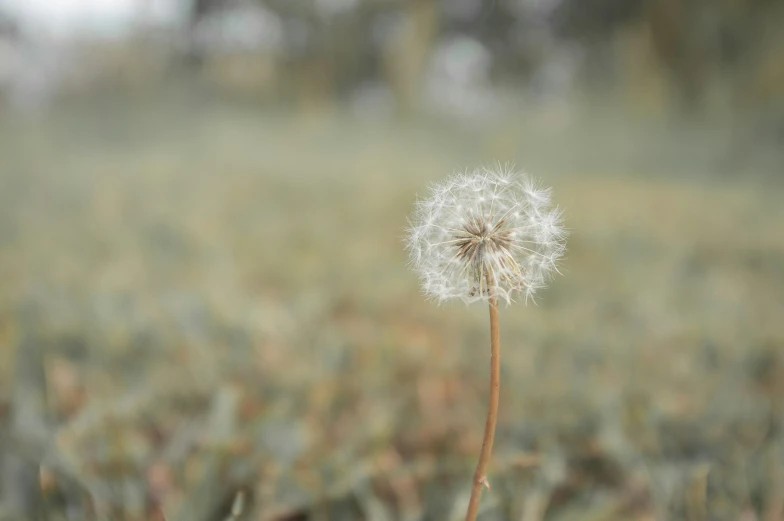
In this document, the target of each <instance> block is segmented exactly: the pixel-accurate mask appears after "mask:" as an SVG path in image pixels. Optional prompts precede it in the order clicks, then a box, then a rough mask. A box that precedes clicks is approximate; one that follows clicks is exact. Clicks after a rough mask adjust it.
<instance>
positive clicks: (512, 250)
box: [406, 168, 566, 304]
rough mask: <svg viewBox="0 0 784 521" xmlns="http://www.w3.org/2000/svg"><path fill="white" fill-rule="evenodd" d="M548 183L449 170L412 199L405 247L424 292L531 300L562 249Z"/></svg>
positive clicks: (439, 297)
mask: <svg viewBox="0 0 784 521" xmlns="http://www.w3.org/2000/svg"><path fill="white" fill-rule="evenodd" d="M550 200H551V190H550V188H546V187H542V186H541V185H540V184H539V183H538V182H536V181H535V180H533V179H531V178H530V177H528V176H527V175H525V174H523V173H521V172H516V171H514V170H512V169H509V168H505V169H496V170H490V169H484V168H483V169H479V170H475V171H474V172H471V173H459V174H454V175H452V176H451V177H449V178H447V179H446V180H445V181H444V182H443V183H439V184H436V185H433V186H432V187H431V188H430V193H429V194H428V196H427V197H425V198H424V199H421V200H419V201H417V203H416V204H415V206H414V212H413V214H412V216H411V218H410V221H409V228H408V230H407V235H406V247H407V249H408V252H409V261H410V265H411V266H412V267H413V268H414V270H415V271H416V272H417V273H418V274H419V278H420V282H421V286H422V290H423V292H424V293H425V295H426V296H427V297H429V298H431V299H433V300H436V301H438V302H439V303H442V302H445V301H447V300H451V299H460V300H463V301H464V302H466V303H471V302H476V301H487V300H489V298H490V296H491V295H495V296H496V297H498V299H499V300H503V301H505V302H506V303H507V304H509V303H511V302H513V301H515V299H517V298H522V299H523V300H525V301H528V300H531V299H533V297H534V296H535V294H536V292H537V291H538V290H540V289H542V288H543V287H544V286H545V285H546V284H547V282H548V281H549V280H550V278H551V276H552V274H553V273H557V272H558V261H559V260H560V259H561V257H562V256H563V254H564V252H565V245H564V242H565V238H566V230H565V229H564V227H563V225H562V220H563V214H562V212H561V210H560V209H558V208H554V207H553V206H552V204H551V201H550Z"/></svg>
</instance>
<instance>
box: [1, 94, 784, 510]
mask: <svg viewBox="0 0 784 521" xmlns="http://www.w3.org/2000/svg"><path fill="white" fill-rule="evenodd" d="M102 103H103V102H102V101H100V100H99V101H96V102H94V103H90V104H84V106H81V107H78V108H74V107H71V108H64V109H62V110H59V111H56V112H55V113H54V114H53V115H50V116H48V117H45V118H44V117H42V118H37V119H36V118H33V119H29V120H26V121H23V122H22V121H12V120H11V119H5V120H3V121H2V124H1V125H0V417H2V420H3V425H4V427H3V429H2V432H3V437H2V441H1V442H0V451H2V453H3V454H0V461H2V462H3V483H4V484H5V486H4V488H2V487H0V488H2V490H0V496H3V497H4V498H5V499H4V500H5V502H6V503H5V507H4V509H5V510H4V511H0V517H2V516H3V515H4V516H6V517H2V518H3V519H5V518H8V519H13V518H14V517H13V514H12V511H13V509H14V508H15V509H17V511H18V510H19V509H20V508H21V509H24V508H27V507H24V506H21V507H20V506H19V505H18V504H17V503H18V502H17V503H15V501H16V500H15V499H14V494H16V495H17V496H22V497H28V498H29V497H34V498H37V499H38V500H40V501H38V502H39V503H41V504H44V505H45V510H46V511H47V512H48V514H49V519H83V518H87V519H89V518H92V517H98V518H101V519H122V520H141V519H164V518H165V519H168V520H170V521H173V520H177V521H180V520H182V521H185V520H204V521H212V520H222V519H226V518H228V516H229V515H230V511H231V507H232V503H237V505H235V506H237V507H238V508H237V511H238V513H237V515H236V516H235V517H236V519H269V520H273V519H274V520H279V519H288V520H295V519H344V520H352V519H354V520H373V521H376V520H378V521H386V520H389V521H392V520H396V519H401V520H410V521H413V520H431V519H438V520H444V519H447V520H449V519H461V518H462V516H463V512H464V508H465V504H466V502H467V499H468V496H467V494H468V492H469V486H470V478H471V475H472V472H473V466H474V464H475V458H476V455H477V454H478V448H479V445H480V443H481V435H482V428H483V423H484V414H485V396H486V387H487V377H488V375H487V373H488V371H487V366H488V350H487V345H488V332H487V324H486V321H487V310H486V309H485V308H484V307H482V306H476V307H471V308H467V307H465V306H464V305H462V304H456V305H453V306H445V307H441V308H438V307H437V306H435V305H433V304H430V303H428V302H426V301H425V300H424V299H423V298H422V297H421V296H420V294H419V290H418V287H417V281H416V276H415V275H414V274H413V273H411V272H410V271H408V270H407V269H406V266H405V263H406V257H405V252H404V251H403V249H402V243H401V240H400V238H401V236H402V234H403V230H404V228H405V226H406V216H407V215H408V213H409V211H410V209H411V205H412V203H413V201H414V198H415V194H416V193H417V192H419V193H423V192H424V191H425V189H426V186H427V183H428V182H430V181H435V180H438V179H440V178H442V177H444V176H445V175H447V174H448V173H450V172H451V171H453V170H455V169H462V168H464V167H470V166H474V165H478V164H481V163H483V162H488V161H490V162H491V161H494V160H500V161H514V162H516V163H517V165H519V166H521V167H526V168H528V169H529V170H530V172H531V173H532V174H534V175H536V176H538V177H540V178H543V179H544V181H545V182H546V183H548V184H552V185H553V186H554V190H555V192H554V199H555V201H556V202H557V203H558V204H559V205H560V206H562V207H563V209H564V210H565V213H566V224H567V226H568V227H569V228H570V231H571V236H570V238H569V241H568V246H569V251H568V255H567V257H566V259H565V261H564V263H563V269H562V271H563V276H560V277H558V278H557V279H556V280H555V281H554V282H553V284H552V286H551V287H550V288H549V289H547V290H546V291H544V292H543V293H542V295H541V298H540V300H539V302H538V305H536V306H532V305H528V306H523V305H518V306H513V307H509V308H505V309H502V312H501V335H502V387H501V393H502V394H501V410H500V418H499V431H498V435H497V439H496V448H495V453H494V458H493V463H492V467H491V475H490V483H491V486H492V489H491V490H490V491H489V492H487V493H486V494H485V496H484V498H483V505H482V510H481V512H482V514H481V518H482V519H484V520H502V519H503V520H505V519H510V520H512V519H513V520H523V521H538V520H543V519H547V520H564V521H567V520H569V521H571V520H574V521H576V520H593V521H600V520H606V521H620V520H652V519H661V520H667V521H670V520H680V519H687V520H733V521H736V520H759V521H782V520H784V513H783V511H782V510H783V507H782V505H784V419H783V418H782V417H783V416H784V238H783V237H784V235H782V232H781V230H782V229H784V204H782V197H783V196H784V189H783V188H782V185H781V183H780V180H777V179H775V178H774V177H770V176H768V175H767V174H765V173H764V172H762V171H761V169H762V167H760V171H757V170H755V166H754V164H755V163H754V162H753V161H751V163H748V162H747V161H746V160H747V159H749V158H751V159H754V158H757V157H759V158H762V157H763V154H762V152H760V153H759V154H757V152H756V151H754V150H752V151H751V152H747V154H748V155H747V156H737V155H736V154H735V151H733V150H727V149H724V148H725V147H723V145H721V143H722V141H721V139H722V138H723V137H726V136H724V135H723V134H721V132H719V131H716V130H715V129H710V128H708V127H707V126H706V127H700V128H696V129H694V128H693V129H690V130H682V131H681V132H682V134H678V133H677V132H675V131H672V130H671V127H669V126H667V125H664V124H662V123H661V122H659V123H652V122H648V123H646V122H642V123H640V124H638V125H636V126H631V125H627V124H626V122H625V121H624V120H623V119H622V118H615V119H613V118H609V117H608V118H607V120H597V119H591V118H590V117H588V116H586V115H584V114H583V115H578V116H576V117H575V119H569V120H564V119H562V116H559V115H558V114H557V113H555V115H552V114H549V115H548V114H544V115H542V114H539V113H537V114H523V115H521V116H520V117H517V116H519V114H516V115H514V116H508V117H507V118H506V119H505V120H504V121H502V122H499V123H494V124H492V125H486V126H484V127H480V128H476V127H473V128H472V127H466V126H464V127H461V126H456V125H449V124H445V123H443V122H442V123H438V122H433V121H425V120H419V121H394V122H383V123H380V122H373V121H364V120H357V119H352V118H350V117H348V116H345V115H336V114H331V115H330V114H326V115H325V114H321V115H311V116H307V117H305V116H296V117H295V116H287V115H285V114H283V113H282V112H278V111H272V110H269V111H262V110H259V109H251V108H249V107H247V106H241V105H230V106H229V105H214V104H205V105H201V104H197V103H192V102H185V101H181V102H177V103H168V104H140V105H138V106H136V105H133V104H127V105H125V106H115V105H105V106H104V105H102ZM675 128H681V127H675ZM738 157H740V159H738ZM744 157H745V159H744ZM764 157H768V156H764ZM762 162H763V163H764V162H765V161H762ZM749 164H751V165H752V166H749ZM779 164H780V163H779ZM40 459H42V460H43V471H42V472H41V475H40V478H39V477H38V476H37V467H36V466H35V465H36V463H35V461H36V460H40ZM26 466H27V470H28V471H29V469H30V468H32V469H33V473H34V475H35V477H34V478H33V480H32V481H31V482H32V483H37V482H38V481H40V483H41V487H42V492H41V495H40V496H36V493H35V492H31V491H30V489H29V487H30V483H27V485H25V482H24V480H23V479H20V478H19V476H20V475H24V474H19V472H20V469H22V471H23V470H24V469H25V468H26ZM31 466H32V467H31ZM25 487H27V488H25ZM238 498H241V499H242V501H240V500H239V499H238ZM22 503H24V502H23V501H22ZM239 503H243V505H242V508H239ZM9 504H12V507H13V508H12V507H9ZM13 505H16V506H13ZM69 516H70V517H69ZM164 516H165V517H164Z"/></svg>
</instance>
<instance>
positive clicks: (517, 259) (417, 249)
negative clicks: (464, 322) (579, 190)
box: [406, 168, 566, 521]
mask: <svg viewBox="0 0 784 521" xmlns="http://www.w3.org/2000/svg"><path fill="white" fill-rule="evenodd" d="M550 195H551V194H550V189H549V188H544V187H541V186H540V185H539V184H538V183H536V182H535V181H534V180H532V179H531V178H529V177H528V176H526V175H525V174H522V173H519V172H515V171H514V170H512V169H508V168H504V169H497V170H490V169H486V168H485V169H480V170H476V171H474V172H472V173H470V174H467V173H466V174H455V175H453V176H451V177H449V178H448V179H447V180H446V181H445V182H443V183H441V184H436V185H433V186H432V187H431V189H430V194H429V196H428V197H427V198H425V199H422V200H419V201H417V203H416V207H415V210H414V213H413V216H412V218H411V219H410V226H409V228H408V233H407V237H406V247H407V249H408V252H409V256H410V265H411V266H412V267H413V268H414V270H415V271H416V272H417V273H418V274H419V278H420V282H421V285H422V290H423V292H424V293H425V295H426V296H427V297H428V298H431V299H433V300H435V301H437V302H438V303H439V304H440V303H443V302H446V301H449V300H452V299H460V300H462V301H464V302H465V303H467V304H469V303H472V302H476V301H482V302H487V303H488V304H489V307H490V399H489V407H488V409H489V410H488V415H487V421H486V423H485V433H484V439H483V442H482V450H481V453H480V456H479V463H478V465H477V468H476V472H475V474H474V483H473V487H472V490H471V499H470V502H469V506H468V512H467V514H466V520H467V521H473V520H474V519H475V517H476V512H477V510H478V508H479V497H480V494H481V491H482V487H483V486H486V487H488V488H489V484H488V481H487V476H486V475H485V471H486V468H487V464H488V462H489V460H490V453H491V452H492V448H493V437H494V434H495V424H496V418H497V414H498V398H499V385H500V368H501V366H500V334H499V327H498V301H499V299H500V300H503V301H504V302H505V303H506V304H507V305H509V304H510V303H512V302H515V300H516V299H517V298H520V297H521V298H522V299H523V300H524V301H526V302H527V301H528V300H531V299H533V298H534V296H535V294H536V292H537V291H538V290H540V289H542V288H543V287H544V286H545V285H546V283H547V282H548V281H549V279H550V277H551V276H552V274H553V273H557V272H558V267H557V264H558V261H559V259H560V258H561V257H562V256H563V254H564V251H565V246H564V241H565V238H566V232H565V230H564V228H563V226H562V224H561V221H562V215H561V211H560V210H559V209H558V208H557V207H556V208H554V207H553V206H552V205H551V202H550Z"/></svg>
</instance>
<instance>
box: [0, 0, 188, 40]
mask: <svg viewBox="0 0 784 521" xmlns="http://www.w3.org/2000/svg"><path fill="white" fill-rule="evenodd" d="M188 2H189V0H0V11H4V12H6V13H8V14H10V15H11V16H12V17H13V18H14V19H16V20H18V21H19V22H20V23H21V24H22V25H24V26H25V27H26V28H29V29H34V30H36V31H44V32H46V33H47V34H49V35H50V36H55V37H62V36H70V35H73V34H90V35H95V36H120V35H122V34H123V33H124V32H125V31H127V30H128V29H129V28H130V26H131V25H133V24H134V23H138V22H140V21H142V22H146V23H149V22H156V23H170V22H173V21H176V20H178V19H179V15H180V14H181V13H182V12H183V7H184V6H185V5H187V3H188Z"/></svg>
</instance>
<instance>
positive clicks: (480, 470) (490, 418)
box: [466, 270, 501, 521]
mask: <svg viewBox="0 0 784 521" xmlns="http://www.w3.org/2000/svg"><path fill="white" fill-rule="evenodd" d="M485 278H486V279H487V291H488V293H489V297H490V298H489V302H490V398H489V400H488V407H487V420H485V434H484V438H483V439H482V451H481V452H480V453H479V462H478V463H477V465H476V471H475V472H474V484H473V487H472V488H471V499H470V501H469V502H468V511H467V512H466V521H474V520H475V519H476V513H477V511H478V510H479V498H480V496H481V495H482V487H485V486H486V487H487V488H488V489H489V488H490V485H489V484H488V482H487V465H488V463H490V454H491V453H492V452H493V438H494V437H495V424H496V420H497V419H498V398H499V391H500V388H501V333H500V330H499V327H498V298H497V297H496V295H495V291H494V289H493V288H494V286H495V282H494V279H493V273H492V272H491V271H490V270H485Z"/></svg>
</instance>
